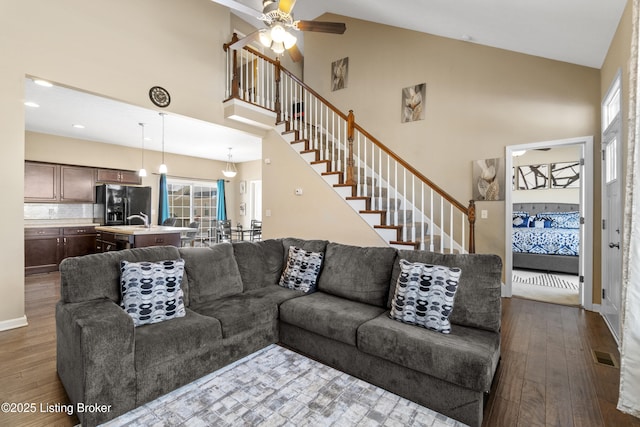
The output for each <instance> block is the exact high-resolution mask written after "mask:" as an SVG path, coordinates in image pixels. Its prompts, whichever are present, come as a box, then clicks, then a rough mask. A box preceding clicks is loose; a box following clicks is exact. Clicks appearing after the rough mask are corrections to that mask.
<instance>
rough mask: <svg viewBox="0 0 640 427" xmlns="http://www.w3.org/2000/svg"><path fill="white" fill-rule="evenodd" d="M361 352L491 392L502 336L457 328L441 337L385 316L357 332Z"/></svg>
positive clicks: (368, 323)
mask: <svg viewBox="0 0 640 427" xmlns="http://www.w3.org/2000/svg"><path fill="white" fill-rule="evenodd" d="M358 349H359V350H361V351H364V352H365V353H369V354H371V355H374V356H377V357H380V358H382V359H386V360H389V361H391V362H394V363H397V364H399V365H401V366H404V367H407V368H410V369H413V370H416V371H419V372H422V373H425V374H427V375H431V376H433V377H436V378H439V379H441V380H444V381H448V382H451V383H453V384H457V385H459V386H462V387H466V388H469V389H472V390H475V391H481V392H484V391H488V390H489V388H490V387H491V381H492V379H493V373H494V372H495V368H496V366H497V364H498V359H499V358H500V334H499V333H496V332H489V331H483V330H480V329H476V328H467V327H464V326H458V327H456V328H454V329H452V331H451V334H440V333H438V332H435V331H431V330H428V329H425V328H416V327H415V326H412V325H407V324H404V323H401V322H397V321H395V320H393V319H390V318H389V316H388V313H384V314H382V315H380V316H378V317H376V318H375V319H373V320H371V321H369V322H366V323H365V324H363V325H362V326H360V328H359V329H358Z"/></svg>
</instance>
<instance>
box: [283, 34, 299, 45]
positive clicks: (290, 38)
mask: <svg viewBox="0 0 640 427" xmlns="http://www.w3.org/2000/svg"><path fill="white" fill-rule="evenodd" d="M297 41H298V39H296V36H294V35H293V34H291V33H289V32H287V33H285V37H284V48H285V49H291V48H292V47H293V46H294V45H295V44H296V42H297Z"/></svg>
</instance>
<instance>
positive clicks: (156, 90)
mask: <svg viewBox="0 0 640 427" xmlns="http://www.w3.org/2000/svg"><path fill="white" fill-rule="evenodd" d="M149 98H150V99H151V102H153V103H154V104H155V105H157V106H158V107H161V108H164V107H167V106H168V105H169V104H170V103H171V96H170V95H169V92H167V90H166V89H165V88H163V87H160V86H154V87H152V88H151V89H149Z"/></svg>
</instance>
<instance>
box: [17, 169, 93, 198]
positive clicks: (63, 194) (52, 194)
mask: <svg viewBox="0 0 640 427" xmlns="http://www.w3.org/2000/svg"><path fill="white" fill-rule="evenodd" d="M95 184H96V181H95V169H94V168H89V167H83V166H70V165H58V164H52V163H38V162H25V164H24V201H25V203H29V202H41V203H64V202H74V203H94V202H95Z"/></svg>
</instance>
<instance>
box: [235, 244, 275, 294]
mask: <svg viewBox="0 0 640 427" xmlns="http://www.w3.org/2000/svg"><path fill="white" fill-rule="evenodd" d="M233 253H234V256H235V258H236V263H237V264H238V270H239V271H240V277H241V278H242V287H243V290H244V292H246V291H251V290H253V289H258V288H262V287H263V286H266V285H275V284H277V283H278V280H280V275H281V274H282V268H283V263H284V262H283V257H284V255H283V254H284V247H283V245H282V240H280V239H277V240H263V241H260V242H249V241H241V242H234V243H233Z"/></svg>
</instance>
